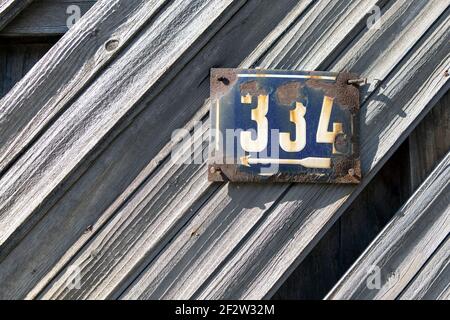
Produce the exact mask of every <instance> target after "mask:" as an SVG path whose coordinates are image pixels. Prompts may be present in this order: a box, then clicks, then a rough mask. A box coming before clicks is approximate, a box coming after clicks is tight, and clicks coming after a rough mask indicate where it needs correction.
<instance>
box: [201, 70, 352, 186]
mask: <svg viewBox="0 0 450 320" xmlns="http://www.w3.org/2000/svg"><path fill="white" fill-rule="evenodd" d="M356 78H358V76H357V75H355V74H350V73H328V72H301V71H280V70H243V69H212V70H211V102H212V103H211V113H210V115H211V141H210V159H209V180H210V181H233V182H320V183H359V182H360V180H361V169H360V161H359V145H358V123H359V122H358V114H359V104H360V101H359V88H358V86H357V85H353V84H349V83H348V81H349V80H352V79H356Z"/></svg>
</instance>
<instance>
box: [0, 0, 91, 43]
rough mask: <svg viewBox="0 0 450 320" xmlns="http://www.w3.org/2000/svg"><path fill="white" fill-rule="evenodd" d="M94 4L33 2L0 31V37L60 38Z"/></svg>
mask: <svg viewBox="0 0 450 320" xmlns="http://www.w3.org/2000/svg"><path fill="white" fill-rule="evenodd" d="M95 2H96V0H35V1H34V2H33V3H32V4H31V5H30V6H29V7H28V8H26V9H25V10H23V11H22V12H21V13H20V14H19V15H18V16H17V17H16V18H15V19H14V20H13V21H12V22H11V23H10V24H8V26H6V27H5V28H4V29H3V30H1V31H0V36H5V37H30V36H34V37H35V36H61V35H63V34H65V33H66V32H67V31H68V30H69V27H71V26H73V24H74V23H75V22H76V20H77V18H79V17H81V16H83V15H84V14H85V13H86V12H87V11H88V10H89V9H90V8H91V7H92V6H93V5H94V4H95ZM73 6H76V7H73Z"/></svg>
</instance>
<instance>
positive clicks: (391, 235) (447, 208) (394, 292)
mask: <svg viewBox="0 0 450 320" xmlns="http://www.w3.org/2000/svg"><path fill="white" fill-rule="evenodd" d="M449 182H450V152H449V153H447V155H446V156H445V158H444V159H443V160H442V161H441V163H440V164H439V165H438V166H437V168H436V169H435V170H434V171H433V172H432V173H431V175H430V176H429V177H428V179H427V180H426V181H425V182H424V183H423V184H422V186H421V187H420V188H419V189H418V190H417V192H416V193H415V194H414V195H413V196H412V197H411V198H410V200H409V201H408V202H407V203H406V204H405V205H404V206H403V207H402V208H401V209H400V210H399V212H398V213H397V214H396V216H395V217H394V218H393V219H392V221H391V222H390V223H389V224H388V225H387V226H386V228H385V229H384V230H383V231H382V232H381V233H380V235H379V236H378V237H377V238H376V239H375V240H374V242H373V243H372V244H371V245H370V246H369V248H367V250H366V251H365V252H364V254H363V255H362V256H361V257H360V258H359V259H358V261H357V262H356V263H355V264H354V266H353V267H352V268H351V269H350V270H349V271H348V272H347V274H346V275H345V276H344V277H343V278H342V279H341V281H340V282H339V283H338V284H337V285H336V287H335V288H334V289H333V290H332V291H331V292H330V294H329V295H328V297H327V299H395V298H397V297H398V296H399V295H400V294H401V293H402V291H403V290H404V289H405V288H406V287H407V286H408V284H409V283H410V281H411V280H412V279H413V278H414V276H415V275H416V274H417V273H418V272H419V271H420V269H421V268H422V267H423V266H424V265H425V263H426V262H427V260H428V259H429V258H430V257H431V256H432V254H433V252H435V250H436V249H437V248H438V247H439V245H440V244H441V243H442V242H443V241H444V240H445V239H446V238H447V237H448V235H449V233H450V186H449ZM447 254H448V251H447ZM374 267H378V268H379V272H380V281H379V282H380V283H379V286H378V287H376V281H375V280H374V282H373V283H374V284H375V286H374V287H372V286H368V285H367V283H368V273H370V272H371V270H372V268H374ZM371 279H372V278H370V279H369V281H372V280H371ZM447 280H448V279H447Z"/></svg>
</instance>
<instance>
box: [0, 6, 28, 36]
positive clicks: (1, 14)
mask: <svg viewBox="0 0 450 320" xmlns="http://www.w3.org/2000/svg"><path fill="white" fill-rule="evenodd" d="M31 2H33V0H2V2H1V3H0V30H2V29H3V28H5V27H6V26H7V25H8V24H9V23H10V22H11V21H12V20H13V19H14V18H15V17H16V16H17V15H18V14H19V13H20V12H21V11H22V10H24V9H25V8H26V7H27V6H28V5H30V3H31Z"/></svg>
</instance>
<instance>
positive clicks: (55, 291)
mask: <svg viewBox="0 0 450 320" xmlns="http://www.w3.org/2000/svg"><path fill="white" fill-rule="evenodd" d="M328 4H329V3H328V2H325V1H323V2H322V3H321V6H320V7H319V9H318V10H317V11H316V15H320V12H321V11H322V8H323V7H327V6H328ZM356 6H357V4H351V5H350V7H356ZM345 7H348V6H345ZM337 10H340V11H344V10H345V8H342V7H341V6H338V9H335V10H334V12H333V10H331V11H332V12H333V13H336V11H337ZM366 12H367V8H366V9H364V8H363V9H362V10H359V11H357V12H353V13H352V14H353V15H354V16H356V15H358V14H359V15H361V16H364V15H365V14H366ZM333 13H330V15H333ZM289 19H290V18H289ZM342 19H344V18H342ZM309 21H310V22H312V21H314V18H310V20H309ZM355 24H357V21H356V22H354V24H352V25H347V24H346V25H345V26H344V25H343V26H342V27H343V28H344V27H345V28H346V30H352V28H353V26H354V25H355ZM312 28H314V26H312ZM331 35H332V33H331V32H330V33H329V36H331ZM341 37H345V34H344V35H341ZM340 39H341V38H339V37H338V38H333V39H332V40H333V43H335V44H336V46H337V45H339V43H340ZM329 50H332V49H329ZM327 52H328V51H325V50H324V51H322V54H323V55H324V56H326V55H327ZM245 63H250V64H251V63H254V62H250V61H246V62H245ZM206 109H207V108H206ZM203 110H205V108H203ZM258 190H260V189H258ZM177 192H178V191H177ZM269 193H270V196H271V197H273V191H269ZM269 193H267V194H266V195H267V196H269ZM242 194H245V193H242ZM224 204H225V201H224ZM257 207H260V205H258V206H257ZM235 214H236V211H232V212H230V219H231V218H232V217H233V215H235ZM247 226H250V221H249V223H248V224H247ZM244 231H245V229H244V228H243V225H242V226H241V229H240V230H239V232H240V233H242V232H244ZM128 232H130V234H132V233H133V229H131V230H128V231H127V233H128ZM190 232H191V233H192V230H191V231H190ZM139 235H140V234H139V233H138V236H139ZM111 241H114V239H111ZM105 242H106V241H103V243H105ZM101 243H102V242H101V241H99V242H97V241H94V243H93V244H91V245H90V246H89V249H88V250H87V251H90V250H92V249H93V248H95V247H96V246H98V245H99V244H101ZM111 245H113V244H111ZM107 246H108V247H109V244H108V245H107ZM108 251H109V249H106V248H102V249H101V250H100V257H99V259H101V260H103V259H102V258H101V257H104V256H103V252H104V253H105V254H106V253H107V252H108ZM145 253H146V251H144V250H142V253H139V254H138V255H137V257H136V258H137V259H139V256H141V255H142V254H145ZM83 254H84V253H83ZM86 256H87V255H86ZM124 258H126V257H124ZM81 259H82V260H83V258H81ZM106 261H107V260H106ZM128 264H129V265H130V266H132V263H128ZM105 265H107V264H105ZM91 266H92V265H88V266H86V270H89V269H90V267H91ZM92 267H93V266H92ZM127 268H129V267H127ZM118 271H121V269H120V268H118ZM92 272H93V273H96V272H97V270H92ZM88 273H89V272H88ZM66 276H67V274H65V273H63V274H62V275H61V277H62V278H60V279H64V278H65V277H66ZM122 276H124V275H122ZM100 280H101V279H100ZM106 281H107V280H106ZM106 281H105V282H106ZM64 282H65V281H64V280H62V281H59V283H57V284H56V285H55V287H54V288H52V289H50V290H49V291H48V292H47V293H46V295H44V297H45V298H49V297H52V298H53V297H64V296H65V295H68V296H72V295H75V296H78V297H79V295H78V293H76V292H71V290H66V289H67V288H60V287H59V286H60V285H61V284H64ZM100 284H101V283H100ZM86 285H87V288H86V289H85V290H84V291H85V292H83V293H82V295H83V297H87V296H85V295H88V296H89V294H90V292H89V285H91V286H92V284H91V282H90V281H89V282H88V283H87V284H86ZM101 285H102V286H105V285H107V284H106V283H104V284H101ZM108 285H109V284H108ZM92 289H93V290H94V291H97V292H101V291H100V290H101V287H100V288H99V287H98V285H97V284H96V283H95V284H94V286H93V288H92ZM106 289H107V290H110V289H109V288H106ZM59 290H61V291H62V292H63V295H60V293H59ZM53 294H55V295H53ZM94 296H96V297H98V298H99V297H102V296H98V295H96V294H94ZM103 297H104V296H103Z"/></svg>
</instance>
